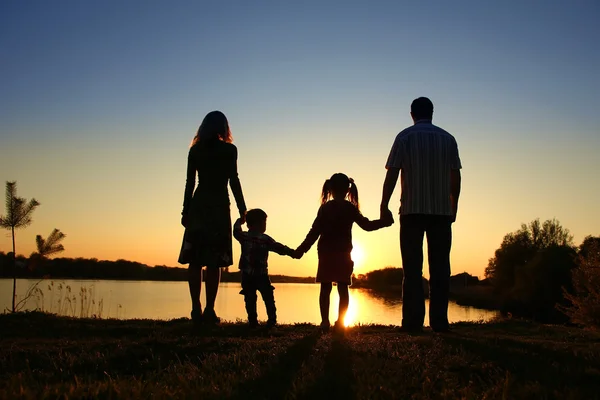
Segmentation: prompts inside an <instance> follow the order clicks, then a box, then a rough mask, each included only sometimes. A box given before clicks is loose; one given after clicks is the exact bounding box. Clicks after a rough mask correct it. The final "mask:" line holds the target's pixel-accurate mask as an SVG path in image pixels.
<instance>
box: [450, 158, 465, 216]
mask: <svg viewBox="0 0 600 400" xmlns="http://www.w3.org/2000/svg"><path fill="white" fill-rule="evenodd" d="M461 179H462V178H461V175H460V169H451V170H450V204H451V205H452V213H453V214H454V216H453V221H456V213H457V212H458V197H459V196H460V185H461Z"/></svg>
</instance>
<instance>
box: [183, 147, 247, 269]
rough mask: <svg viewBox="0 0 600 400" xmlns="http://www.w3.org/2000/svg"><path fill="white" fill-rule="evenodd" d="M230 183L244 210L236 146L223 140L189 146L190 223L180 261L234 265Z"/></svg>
mask: <svg viewBox="0 0 600 400" xmlns="http://www.w3.org/2000/svg"><path fill="white" fill-rule="evenodd" d="M196 176H197V178H198V186H197V187H196V190H195V191H194V185H195V183H196ZM228 183H229V185H230V186H231V191H232V193H233V196H234V197H235V202H236V204H237V207H238V210H239V211H240V213H243V212H244V211H246V205H245V203H244V196H243V194H242V187H241V185H240V181H239V178H238V173H237V148H236V147H235V146H234V145H233V144H231V143H225V142H223V141H220V140H215V141H213V142H211V143H197V144H195V145H194V146H192V148H190V151H189V154H188V165H187V181H186V184H185V194H184V201H183V214H187V216H188V224H187V227H186V229H185V233H184V236H183V243H182V246H181V251H180V253H179V260H178V261H179V263H181V264H188V263H193V264H194V265H195V266H208V267H228V266H230V265H232V264H233V254H232V238H231V216H230V210H229V205H230V201H229V192H228V190H227V184H228Z"/></svg>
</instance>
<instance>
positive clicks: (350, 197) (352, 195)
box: [348, 178, 360, 210]
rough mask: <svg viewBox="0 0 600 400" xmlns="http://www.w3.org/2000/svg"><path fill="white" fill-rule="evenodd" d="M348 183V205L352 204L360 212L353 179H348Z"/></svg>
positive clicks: (356, 189)
mask: <svg viewBox="0 0 600 400" xmlns="http://www.w3.org/2000/svg"><path fill="white" fill-rule="evenodd" d="M348 180H349V181H350V187H349V189H348V200H349V201H350V203H352V204H354V206H355V207H356V208H357V209H359V210H360V205H359V203H358V188H357V187H356V183H354V179H352V178H348Z"/></svg>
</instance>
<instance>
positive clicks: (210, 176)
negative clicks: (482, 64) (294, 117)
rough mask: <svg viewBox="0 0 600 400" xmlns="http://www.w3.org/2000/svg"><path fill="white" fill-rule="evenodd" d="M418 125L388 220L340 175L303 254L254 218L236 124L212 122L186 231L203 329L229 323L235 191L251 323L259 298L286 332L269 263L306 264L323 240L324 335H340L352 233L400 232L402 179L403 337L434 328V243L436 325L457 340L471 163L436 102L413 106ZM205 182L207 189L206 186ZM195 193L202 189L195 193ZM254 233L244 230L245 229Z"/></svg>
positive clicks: (385, 206)
mask: <svg viewBox="0 0 600 400" xmlns="http://www.w3.org/2000/svg"><path fill="white" fill-rule="evenodd" d="M410 114H411V117H412V119H413V122H414V124H413V125H412V126H410V127H408V128H406V129H404V130H402V131H401V132H400V133H399V134H398V135H397V136H396V138H395V140H394V143H393V145H392V148H391V151H390V153H389V156H388V159H387V163H386V169H387V173H386V176H385V180H384V184H383V190H382V199H381V205H380V215H379V218H378V219H376V220H369V219H368V218H366V217H365V216H363V215H362V213H361V211H360V205H359V201H358V188H357V186H356V183H355V182H354V180H353V179H352V178H350V177H348V176H347V175H345V174H343V173H336V174H333V175H332V176H331V177H330V178H329V179H327V180H326V181H325V183H324V184H323V188H322V191H321V206H320V207H319V210H318V211H317V216H316V218H315V220H314V222H313V224H312V227H311V228H310V230H309V232H308V234H307V235H306V238H305V239H304V241H303V242H302V243H301V244H300V246H298V247H297V248H296V249H292V248H290V247H288V246H286V245H283V244H281V243H279V242H277V241H276V240H275V239H273V238H272V237H270V236H269V235H267V234H266V233H265V232H266V229H267V214H266V212H265V211H263V210H261V209H252V210H249V211H247V208H246V204H245V201H244V195H243V192H242V186H241V184H240V180H239V178H238V171H237V154H238V152H237V147H236V146H235V145H234V144H233V143H232V142H233V139H232V135H231V131H230V129H229V123H228V121H227V117H226V116H225V115H224V114H223V113H222V112H220V111H212V112H210V113H208V114H207V115H206V116H205V117H204V120H203V121H202V123H201V124H200V127H199V128H198V131H197V133H196V135H195V137H194V139H193V140H192V144H191V147H190V150H189V153H188V162H187V179H186V185H185V192H184V201H183V211H182V217H181V223H182V225H183V226H184V227H185V232H184V235H183V241H182V245H181V251H180V253H179V262H180V263H181V264H189V267H188V274H189V275H188V283H189V289H190V297H191V302H192V311H191V318H192V321H193V322H194V324H195V325H202V324H216V323H219V321H220V320H219V317H218V316H217V315H216V313H215V309H214V305H215V299H216V297H217V293H218V288H219V282H220V276H221V268H225V267H229V266H231V265H233V255H232V224H231V216H230V199H229V193H228V185H229V187H230V188H231V191H232V193H233V196H234V198H235V203H236V206H237V209H238V212H239V218H238V219H237V220H236V221H235V224H234V225H233V237H235V239H236V240H237V241H238V242H239V243H240V246H241V256H240V260H239V269H240V270H241V272H242V290H241V291H240V294H242V295H243V296H244V302H245V305H246V312H247V314H248V324H249V326H250V327H256V326H258V315H257V309H256V308H257V307H256V304H257V292H260V294H261V296H262V298H263V301H264V302H265V307H266V310H267V317H268V320H267V326H274V325H276V324H277V312H276V307H275V298H274V292H273V291H274V287H273V285H272V284H271V281H270V279H269V273H268V254H269V252H271V251H272V252H276V253H278V254H281V255H287V256H290V257H292V258H296V259H298V258H301V257H302V256H303V255H304V254H305V253H306V252H307V251H309V250H310V248H311V247H312V246H313V244H314V243H315V242H317V240H318V244H317V253H318V267H317V274H316V282H318V283H320V284H321V290H320V295H319V307H320V312H321V325H320V328H321V329H322V330H323V331H328V330H330V328H331V323H330V320H329V308H330V301H329V300H330V294H331V290H332V287H333V283H336V285H337V289H338V293H339V296H340V301H339V310H338V318H337V320H336V322H335V323H334V325H333V329H334V330H335V331H341V330H343V329H344V317H345V315H346V312H347V310H348V304H349V295H348V287H349V286H350V285H351V284H352V272H353V268H354V262H353V261H352V257H351V251H352V226H353V225H354V224H355V223H356V224H357V225H358V226H359V227H361V228H362V229H364V230H365V231H374V230H377V229H381V228H384V227H388V226H391V225H392V224H393V223H394V218H393V214H392V212H391V211H390V209H389V201H390V198H391V196H392V194H393V192H394V189H395V186H396V184H397V181H398V178H400V181H401V198H400V204H401V205H400V209H399V220H400V251H401V257H402V267H403V269H404V280H403V286H402V298H403V299H402V300H403V302H402V315H403V317H402V327H401V328H402V329H403V330H405V331H410V332H412V331H420V330H422V329H423V324H424V319H425V295H424V292H423V286H422V283H421V282H422V277H423V238H424V236H426V237H427V244H428V260H429V274H430V280H429V282H430V283H429V285H430V313H429V323H430V326H431V328H432V329H433V330H434V331H436V332H447V331H448V330H449V323H448V294H449V284H450V249H451V243H452V223H454V222H455V221H456V214H457V211H458V199H459V195H460V188H461V174H460V169H461V168H462V164H461V161H460V157H459V154H458V146H457V143H456V140H455V139H454V137H453V136H452V135H451V134H450V133H448V132H446V131H445V130H443V129H441V128H439V127H437V126H435V125H433V123H432V119H433V103H432V102H431V101H430V100H429V99H428V98H426V97H419V98H417V99H415V100H414V101H413V102H412V104H411V110H410ZM196 180H197V185H196ZM194 186H196V187H195V189H194ZM244 223H245V224H246V225H247V228H248V230H247V231H244V230H243V228H242V225H243V224H244ZM203 267H205V282H206V305H205V308H204V310H202V306H201V303H200V293H201V283H202V269H203Z"/></svg>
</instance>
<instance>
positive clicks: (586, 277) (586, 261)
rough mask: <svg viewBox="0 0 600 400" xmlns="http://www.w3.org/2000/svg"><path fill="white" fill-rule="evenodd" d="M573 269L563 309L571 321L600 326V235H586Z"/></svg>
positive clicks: (588, 325) (589, 325) (595, 326)
mask: <svg viewBox="0 0 600 400" xmlns="http://www.w3.org/2000/svg"><path fill="white" fill-rule="evenodd" d="M577 261H578V262H577V268H574V269H573V272H572V279H573V291H572V293H569V291H565V297H566V299H567V300H568V301H569V303H570V304H569V305H568V306H567V307H564V309H563V311H564V312H565V313H566V314H567V315H568V316H569V317H570V318H571V321H572V322H574V323H577V324H581V325H584V326H587V327H594V328H600V237H592V236H587V237H586V238H585V239H584V241H583V243H582V244H581V246H579V254H578V260H577Z"/></svg>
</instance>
